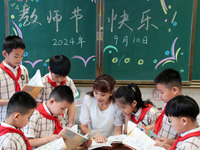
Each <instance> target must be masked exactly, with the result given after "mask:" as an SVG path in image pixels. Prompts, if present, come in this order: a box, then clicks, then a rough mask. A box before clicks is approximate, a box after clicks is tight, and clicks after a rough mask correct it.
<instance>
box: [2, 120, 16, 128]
mask: <svg viewBox="0 0 200 150" xmlns="http://www.w3.org/2000/svg"><path fill="white" fill-rule="evenodd" d="M1 125H2V126H4V127H10V128H14V129H16V128H15V127H14V126H12V125H9V124H7V123H5V122H4V121H3V122H2V123H1Z"/></svg>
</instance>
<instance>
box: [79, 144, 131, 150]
mask: <svg viewBox="0 0 200 150" xmlns="http://www.w3.org/2000/svg"><path fill="white" fill-rule="evenodd" d="M102 149H103V148H96V149H95V150H102ZM76 150H88V149H87V148H83V147H79V148H77V149H76ZM112 150H131V149H130V148H128V147H126V146H125V145H123V144H119V145H117V146H116V147H115V148H113V149H112Z"/></svg>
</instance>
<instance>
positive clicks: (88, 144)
mask: <svg viewBox="0 0 200 150" xmlns="http://www.w3.org/2000/svg"><path fill="white" fill-rule="evenodd" d="M91 145H92V140H87V141H85V142H84V143H83V144H81V146H84V147H90V146H91Z"/></svg>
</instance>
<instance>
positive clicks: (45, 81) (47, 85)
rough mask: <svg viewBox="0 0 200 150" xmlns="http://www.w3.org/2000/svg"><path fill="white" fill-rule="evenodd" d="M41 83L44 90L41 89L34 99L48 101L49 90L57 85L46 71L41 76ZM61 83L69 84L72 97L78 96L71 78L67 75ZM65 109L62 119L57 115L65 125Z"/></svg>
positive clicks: (66, 118)
mask: <svg viewBox="0 0 200 150" xmlns="http://www.w3.org/2000/svg"><path fill="white" fill-rule="evenodd" d="M42 83H43V85H44V86H45V87H44V90H43V91H42V93H40V94H39V95H38V97H37V99H36V100H37V101H39V102H45V101H48V100H49V96H50V93H51V91H52V90H53V89H54V88H55V87H56V86H58V85H57V83H55V82H54V81H53V79H52V77H51V74H50V73H48V74H46V75H45V76H43V77H42ZM61 85H67V86H69V87H70V88H71V89H72V92H73V95H74V97H76V96H78V91H77V89H76V86H75V84H74V82H73V80H72V79H71V78H69V77H68V76H67V77H66V80H65V81H63V82H62V83H61ZM67 110H68V109H66V111H65V113H64V119H62V118H63V117H62V116H59V117H58V119H59V121H60V122H61V121H62V122H63V123H64V124H65V125H67V123H68V113H67Z"/></svg>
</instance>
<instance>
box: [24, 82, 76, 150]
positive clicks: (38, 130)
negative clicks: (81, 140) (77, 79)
mask: <svg viewBox="0 0 200 150" xmlns="http://www.w3.org/2000/svg"><path fill="white" fill-rule="evenodd" d="M73 102H74V97H73V93H72V90H71V88H70V87H69V86H66V85H60V86H57V87H55V88H54V89H53V90H52V92H51V94H50V99H49V100H48V101H47V102H43V103H41V104H40V105H39V106H38V107H37V109H36V110H35V111H34V113H33V115H32V116H31V118H30V122H29V123H28V125H27V126H26V127H24V128H23V130H24V134H25V135H26V137H27V138H28V139H29V142H30V144H31V146H32V147H37V146H40V145H43V144H46V143H48V142H50V141H53V140H55V139H58V138H60V136H59V135H58V134H59V132H60V131H61V130H62V126H61V124H60V122H59V121H58V118H57V116H58V115H61V114H62V113H64V112H65V110H66V109H67V108H69V107H70V105H71V104H72V103H73Z"/></svg>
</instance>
